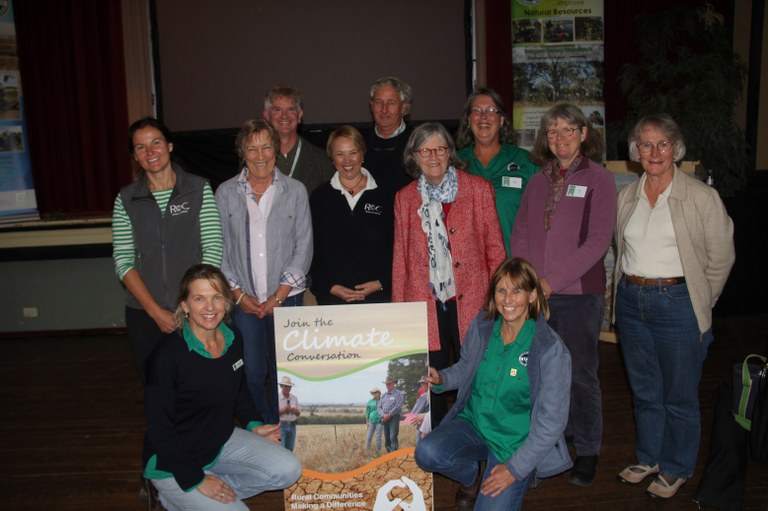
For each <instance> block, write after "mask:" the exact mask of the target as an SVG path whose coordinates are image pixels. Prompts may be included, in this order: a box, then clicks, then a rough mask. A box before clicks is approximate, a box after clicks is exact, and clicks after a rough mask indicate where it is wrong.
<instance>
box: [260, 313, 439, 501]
mask: <svg viewBox="0 0 768 511" xmlns="http://www.w3.org/2000/svg"><path fill="white" fill-rule="evenodd" d="M275 345H276V362H277V369H278V380H279V381H290V382H291V384H292V387H291V390H290V392H291V395H294V396H295V399H296V400H298V402H299V403H300V406H301V410H300V411H301V413H300V415H299V417H298V419H297V420H296V423H295V424H296V441H295V447H294V451H293V452H294V454H295V455H296V456H298V457H299V459H300V460H301V462H302V466H303V472H302V476H301V478H300V479H299V481H298V482H297V483H296V484H294V485H293V486H292V487H290V488H288V489H286V490H285V508H286V509H372V510H374V511H377V510H387V511H389V510H393V509H399V507H398V506H399V505H400V503H402V504H403V506H401V507H402V508H403V509H406V508H407V509H413V510H417V509H423V510H425V511H426V510H427V509H431V507H432V475H431V474H428V473H426V472H424V471H422V470H421V469H420V468H418V466H417V465H416V462H415V460H414V457H413V452H414V448H415V445H416V435H418V434H420V433H419V431H418V428H416V427H415V426H414V425H413V424H412V423H411V422H410V421H411V419H412V416H409V415H408V412H409V411H410V410H411V409H412V408H413V406H414V403H415V402H416V399H417V397H418V396H417V392H418V389H419V386H420V383H419V380H420V379H421V377H423V376H425V375H426V374H427V353H428V344H427V311H426V304H425V303H423V302H420V303H385V304H356V305H326V306H316V307H289V308H278V309H275ZM376 391H378V396H377V392H376ZM387 393H390V394H392V395H401V396H402V398H403V399H402V401H403V404H402V407H401V411H400V413H399V415H398V414H393V415H392V417H391V418H392V420H393V421H396V422H395V423H390V424H389V425H388V427H387V431H386V436H385V438H386V446H387V447H388V448H389V447H390V441H391V443H392V444H391V449H384V448H383V446H382V442H380V440H381V438H380V437H379V442H371V438H370V435H368V430H369V427H370V424H369V421H368V419H369V414H370V412H371V408H369V407H370V406H371V405H372V406H373V410H376V407H377V403H378V399H377V398H378V397H380V396H386V394H387ZM384 399H385V400H386V399H387V398H386V397H385V398H384ZM372 401H373V403H371V402H372ZM374 417H376V418H374V419H373V420H372V422H374V423H376V422H377V420H378V417H379V415H378V414H376V413H375V412H374ZM385 421H386V419H385V420H383V421H382V422H385ZM374 426H376V424H374ZM374 429H375V428H374ZM382 429H384V428H382ZM377 447H378V448H377ZM388 450H391V452H387V451H388ZM404 506H405V507H404Z"/></svg>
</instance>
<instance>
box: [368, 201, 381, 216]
mask: <svg viewBox="0 0 768 511" xmlns="http://www.w3.org/2000/svg"><path fill="white" fill-rule="evenodd" d="M382 209H383V208H382V207H381V206H377V205H375V204H368V203H366V204H365V209H364V211H365V212H366V213H370V214H372V215H380V214H382V213H383V211H382Z"/></svg>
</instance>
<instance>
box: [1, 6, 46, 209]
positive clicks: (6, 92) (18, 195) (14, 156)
mask: <svg viewBox="0 0 768 511" xmlns="http://www.w3.org/2000/svg"><path fill="white" fill-rule="evenodd" d="M39 218H40V215H39V214H38V211H37V199H36V197H35V187H34V184H33V182H32V167H31V165H30V158H29V143H28V142H27V135H26V123H25V122H24V96H23V93H22V88H21V77H20V73H19V57H18V46H17V44H16V25H15V22H14V17H13V3H12V2H11V1H10V0H0V223H3V222H11V221H19V220H33V219H34V220H37V219H39Z"/></svg>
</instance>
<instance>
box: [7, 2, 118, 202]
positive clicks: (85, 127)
mask: <svg viewBox="0 0 768 511" xmlns="http://www.w3.org/2000/svg"><path fill="white" fill-rule="evenodd" d="M13 8H14V12H15V19H16V35H17V40H18V51H19V61H20V68H21V80H22V88H23V91H24V105H25V110H26V115H27V130H28V136H29V150H30V155H31V162H32V172H33V175H34V180H35V190H36V195H37V202H38V208H39V210H40V213H41V214H43V215H50V214H55V215H57V214H63V215H65V216H67V215H70V214H72V215H76V214H78V213H90V214H93V213H100V212H109V211H111V210H112V204H113V202H114V198H115V194H116V193H117V191H118V190H119V189H120V187H121V186H123V185H125V184H127V183H129V182H130V180H131V167H130V158H129V156H128V153H127V149H126V142H125V140H126V133H127V131H126V128H127V126H128V114H127V106H126V99H125V98H126V90H125V87H126V86H125V68H124V64H123V31H122V21H121V11H120V0H99V1H92V0H35V1H25V0H21V1H18V0H17V1H15V2H14V4H13Z"/></svg>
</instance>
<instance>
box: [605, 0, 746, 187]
mask: <svg viewBox="0 0 768 511" xmlns="http://www.w3.org/2000/svg"><path fill="white" fill-rule="evenodd" d="M635 23H636V25H637V29H638V34H640V35H639V37H638V53H639V55H640V59H639V62H638V63H636V64H627V65H625V66H624V67H623V68H622V70H621V73H620V75H619V83H620V86H621V88H622V90H623V92H624V93H625V94H626V95H627V104H628V107H629V109H628V115H627V118H626V119H625V120H624V122H623V123H620V125H619V135H618V138H621V139H622V140H626V137H627V135H628V134H629V131H630V130H631V128H632V127H633V126H634V125H635V123H636V122H637V121H638V120H639V119H640V117H642V116H644V115H648V114H652V113H657V112H666V113H668V114H669V115H671V116H672V117H673V118H674V119H675V121H676V122H677V123H678V124H679V125H680V127H681V128H682V130H683V133H684V136H685V145H686V148H687V151H686V155H685V158H686V159H687V160H699V161H701V164H702V166H703V170H704V172H705V173H706V174H709V175H710V176H712V177H713V179H714V184H715V187H716V188H717V189H718V191H719V192H720V193H721V194H722V195H726V196H728V195H733V194H735V193H736V192H738V191H739V190H741V189H742V188H743V186H744V184H745V181H746V166H747V155H746V142H745V139H744V134H743V133H742V131H741V129H740V128H739V127H738V126H737V125H736V123H735V122H734V107H735V104H736V102H737V101H739V100H740V99H741V97H742V91H743V88H744V79H745V77H746V66H745V65H744V63H743V62H742V60H741V59H740V57H739V56H738V55H737V54H736V53H734V52H733V49H732V47H731V43H730V39H729V37H728V32H727V30H726V28H725V26H724V25H725V20H724V18H723V16H722V15H720V14H718V13H717V12H716V11H715V10H714V8H713V7H712V5H711V4H709V3H708V2H707V3H704V4H703V6H702V7H700V8H698V9H697V8H695V7H691V6H678V7H674V8H671V9H669V10H667V11H664V12H662V13H661V14H658V15H650V14H641V15H640V16H638V17H637V18H636V19H635Z"/></svg>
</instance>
